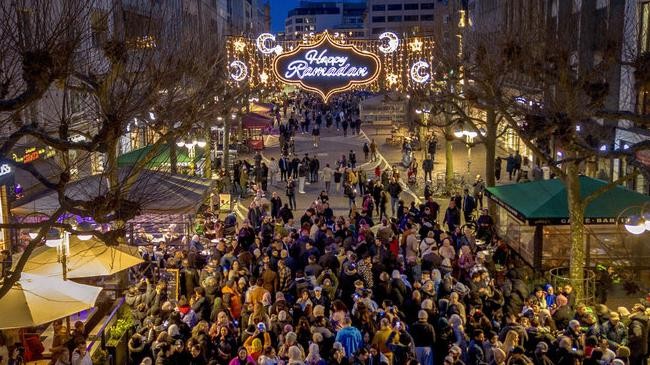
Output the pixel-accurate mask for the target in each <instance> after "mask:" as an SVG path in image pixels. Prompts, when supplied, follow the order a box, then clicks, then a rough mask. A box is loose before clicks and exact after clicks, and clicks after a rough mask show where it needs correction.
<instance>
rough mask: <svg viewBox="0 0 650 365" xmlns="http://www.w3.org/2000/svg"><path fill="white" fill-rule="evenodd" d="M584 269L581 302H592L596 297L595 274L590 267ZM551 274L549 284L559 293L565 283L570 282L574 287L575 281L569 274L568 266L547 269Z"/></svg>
mask: <svg viewBox="0 0 650 365" xmlns="http://www.w3.org/2000/svg"><path fill="white" fill-rule="evenodd" d="M583 270H584V278H583V279H582V287H583V289H584V296H583V300H582V302H583V303H585V304H594V303H595V299H596V274H595V273H594V272H593V271H592V270H590V269H586V268H585V269H583ZM548 273H549V275H550V276H551V285H553V287H554V288H555V290H556V291H557V292H558V293H559V292H560V289H559V288H562V287H563V286H564V285H566V284H571V285H572V286H574V287H575V282H574V281H573V280H571V278H570V276H569V268H568V267H556V268H554V269H551V270H549V271H548Z"/></svg>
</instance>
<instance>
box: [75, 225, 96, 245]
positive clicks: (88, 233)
mask: <svg viewBox="0 0 650 365" xmlns="http://www.w3.org/2000/svg"><path fill="white" fill-rule="evenodd" d="M75 230H76V231H78V232H79V233H78V234H77V238H78V239H80V240H82V241H88V240H89V239H91V238H93V231H94V228H93V225H92V224H90V222H81V223H79V224H78V225H77V228H76V229H75Z"/></svg>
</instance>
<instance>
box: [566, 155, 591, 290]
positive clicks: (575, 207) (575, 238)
mask: <svg viewBox="0 0 650 365" xmlns="http://www.w3.org/2000/svg"><path fill="white" fill-rule="evenodd" d="M578 168H579V167H578V165H577V164H576V163H569V164H568V165H567V176H566V181H565V185H566V191H567V200H568V201H567V203H568V207H569V222H570V224H571V233H570V239H571V258H570V262H569V277H570V279H571V285H572V286H573V290H574V292H575V295H576V302H577V303H580V302H583V301H584V299H585V294H586V293H585V289H586V288H585V285H584V284H585V281H584V279H585V271H584V268H585V265H586V239H585V238H586V236H585V224H584V218H585V207H584V205H583V201H582V198H581V197H580V174H579V172H578Z"/></svg>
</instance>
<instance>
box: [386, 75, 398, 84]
mask: <svg viewBox="0 0 650 365" xmlns="http://www.w3.org/2000/svg"><path fill="white" fill-rule="evenodd" d="M386 81H388V85H395V84H397V75H395V74H394V73H390V74H388V75H386Z"/></svg>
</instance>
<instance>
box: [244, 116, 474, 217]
mask: <svg viewBox="0 0 650 365" xmlns="http://www.w3.org/2000/svg"><path fill="white" fill-rule="evenodd" d="M369 130H370V133H372V134H371V135H367V134H366V133H365V132H364V131H363V130H362V131H361V133H360V134H359V135H350V134H348V136H347V137H344V136H343V132H342V131H337V130H336V129H335V128H330V129H327V128H321V138H320V145H319V147H318V148H315V147H314V146H313V140H312V136H311V135H308V134H300V133H298V134H296V137H295V149H296V154H297V155H298V156H299V157H300V158H302V156H304V154H305V153H308V154H309V155H310V156H313V155H314V154H315V155H316V156H317V157H318V159H319V160H320V165H321V168H323V167H325V164H327V163H329V164H330V166H334V165H335V164H336V161H337V160H338V159H339V158H340V157H341V155H346V156H347V155H348V153H349V152H350V150H354V151H355V153H356V155H357V161H358V167H360V168H362V169H363V170H365V171H366V173H367V175H368V176H369V177H372V176H374V169H375V167H376V166H377V165H379V166H380V168H381V169H382V171H383V170H385V169H388V168H396V167H397V168H398V169H399V170H400V176H402V180H405V178H406V170H405V168H403V167H402V166H401V164H400V161H401V157H402V154H401V146H392V145H389V144H386V143H385V142H386V137H387V135H382V134H375V133H374V131H373V130H372V128H369ZM370 139H375V142H376V143H377V145H378V151H379V161H377V162H370V161H364V155H363V144H364V143H365V142H368V143H370ZM454 147H455V149H454V164H455V165H454V166H456V167H462V168H463V169H464V170H460V171H459V170H458V169H456V171H458V172H459V173H461V174H462V173H463V171H464V172H465V173H466V171H467V164H466V162H467V150H466V148H465V146H464V144H462V143H460V142H459V143H456V144H455V146H454ZM422 153H423V152H421V151H416V153H415V154H416V158H417V160H418V161H419V163H420V164H421V161H422ZM471 153H472V160H473V161H477V162H478V163H472V164H471V165H470V174H471V175H470V176H471V177H472V179H473V178H474V177H475V176H476V174H477V173H478V174H484V163H483V162H482V160H484V156H485V153H484V149H483V148H482V147H474V148H473V149H472V152H471ZM279 156H280V147H279V143H278V138H277V137H272V136H267V138H266V143H265V149H264V151H263V157H264V159H265V160H266V161H267V162H268V160H269V159H270V158H271V157H274V158H275V159H276V160H277V159H278V158H279ZM242 157H243V158H245V157H249V156H242ZM436 160H437V162H436V164H435V170H434V176H435V174H436V173H438V172H442V173H444V171H445V165H444V149H443V145H442V144H440V145H439V148H438V152H437V154H436ZM418 174H419V175H420V177H422V175H423V173H422V171H419V172H418ZM401 183H402V187H403V190H404V191H403V192H402V194H401V196H400V197H401V198H402V199H403V200H404V201H405V202H406V203H407V204H409V203H410V202H411V201H416V202H420V201H421V200H422V199H423V196H422V194H423V193H422V191H423V187H424V184H423V181H420V182H419V183H418V185H417V187H416V188H414V189H413V190H412V189H410V188H409V187H408V186H407V185H406V184H404V182H403V181H402V182H401ZM324 185H325V184H324V183H323V182H322V181H319V182H317V183H313V184H309V185H305V194H297V195H296V201H297V206H298V209H297V211H298V212H299V213H301V212H302V211H303V210H304V209H306V208H307V207H308V206H309V205H310V204H311V203H312V202H313V201H314V200H315V199H316V197H317V196H318V194H319V193H320V192H321V190H323V189H325V186H324ZM284 188H285V184H284V183H276V184H275V185H274V186H270V187H269V192H273V191H276V192H277V193H278V194H279V195H280V196H281V198H282V200H283V202H284V201H285V200H286V195H285V189H284ZM333 189H334V184H332V190H333ZM269 195H270V194H269ZM329 196H330V206H331V207H332V209H333V210H334V214H335V215H347V214H348V211H349V206H348V199H347V197H345V196H344V195H343V192H342V191H340V192H338V193H337V192H335V191H330V193H329ZM251 199H252V198H248V199H244V200H243V201H240V202H238V204H237V206H236V212H237V213H238V214H239V215H240V216H243V215H245V214H246V211H247V207H248V205H249V204H250V201H251ZM438 203H439V204H440V205H441V207H442V208H443V209H444V208H446V206H447V199H439V200H438ZM357 204H360V201H359V198H357Z"/></svg>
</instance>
